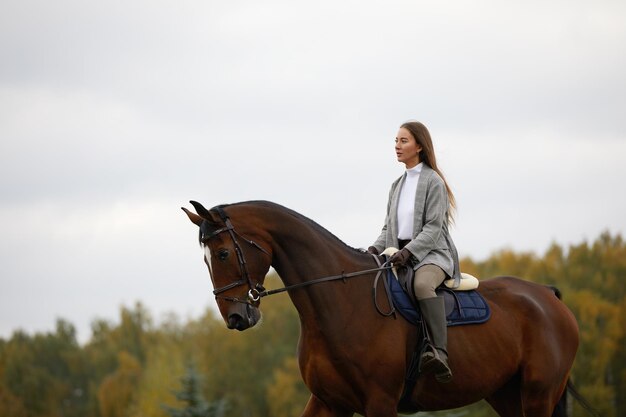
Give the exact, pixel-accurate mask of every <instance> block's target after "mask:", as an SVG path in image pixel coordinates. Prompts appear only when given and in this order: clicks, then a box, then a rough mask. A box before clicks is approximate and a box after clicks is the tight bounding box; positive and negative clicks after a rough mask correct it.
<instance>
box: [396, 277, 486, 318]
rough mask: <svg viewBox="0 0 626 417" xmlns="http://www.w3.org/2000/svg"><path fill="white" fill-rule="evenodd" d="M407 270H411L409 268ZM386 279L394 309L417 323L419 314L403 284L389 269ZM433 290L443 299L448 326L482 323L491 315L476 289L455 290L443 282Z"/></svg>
mask: <svg viewBox="0 0 626 417" xmlns="http://www.w3.org/2000/svg"><path fill="white" fill-rule="evenodd" d="M409 272H410V273H412V272H413V271H412V270H410V269H409ZM386 280H387V285H388V288H389V293H390V294H391V300H392V302H393V305H394V307H395V309H396V311H398V312H399V313H400V315H401V316H402V317H404V318H405V319H406V320H407V321H409V322H410V323H412V324H414V325H419V324H420V323H421V321H422V319H421V314H420V312H419V310H418V309H416V307H415V305H416V304H415V302H414V301H412V300H411V296H409V294H408V293H407V291H406V290H405V288H404V286H403V285H401V284H400V282H399V281H398V279H396V277H395V275H394V274H393V273H392V272H391V271H388V272H387V276H386ZM435 292H436V293H437V295H438V296H441V297H443V299H444V301H445V305H446V320H447V323H448V327H450V326H460V325H463V324H479V323H484V322H486V321H487V320H489V317H490V316H491V310H490V309H489V305H488V304H487V302H486V301H485V299H484V298H483V296H482V295H480V293H479V292H478V291H476V290H465V291H456V290H452V289H450V288H448V287H447V286H445V284H443V285H441V286H440V287H439V288H437V290H436V291H435Z"/></svg>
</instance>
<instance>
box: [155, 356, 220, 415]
mask: <svg viewBox="0 0 626 417" xmlns="http://www.w3.org/2000/svg"><path fill="white" fill-rule="evenodd" d="M201 380H202V377H201V376H200V375H199V374H198V372H197V371H196V369H195V367H194V366H193V365H191V364H189V365H187V371H186V373H185V375H184V376H183V377H182V378H181V379H180V382H181V385H182V390H180V391H177V392H176V393H175V394H176V399H177V400H178V401H180V402H183V403H185V404H186V406H185V407H184V408H182V409H177V408H174V407H169V406H165V407H164V408H165V410H166V411H167V413H168V414H169V415H170V416H171V417H223V416H224V413H225V410H226V405H225V404H226V403H225V402H224V401H223V400H220V401H216V402H214V403H208V402H207V401H206V400H205V399H204V396H203V395H202V392H201V389H200V385H201Z"/></svg>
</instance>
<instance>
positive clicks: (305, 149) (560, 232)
mask: <svg viewBox="0 0 626 417" xmlns="http://www.w3.org/2000/svg"><path fill="white" fill-rule="evenodd" d="M624 74H626V2H624V1H622V0H616V1H604V0H600V1H593V2H592V1H572V0H567V1H565V0H563V1H550V2H546V1H524V2H522V1H519V2H506V1H505V2H503V1H495V0H482V1H472V2H468V1H452V2H447V1H394V0H391V1H390V0H384V1H343V0H341V1H338V0H332V1H330V0H321V1H320V0H318V1H314V2H311V1H308V2H302V1H293V0H292V1H238V0H234V1H233V0H229V1H213V0H208V1H207V0H204V1H196V0H183V1H153V0H151V1H148V0H131V1H128V0H124V1H107V2H93V1H83V0H75V1H69V0H58V1H54V2H51V1H43V0H8V1H7V0H5V1H3V2H2V4H1V5H0V337H4V338H7V337H10V335H11V334H12V332H13V331H14V330H15V329H18V328H22V329H24V330H26V331H28V332H34V331H49V330H53V329H54V322H55V320H56V319H57V318H58V317H62V318H65V319H67V320H69V321H70V322H72V323H73V324H75V325H76V326H77V328H78V331H79V338H80V339H81V340H83V341H84V340H86V339H88V337H89V336H90V323H91V321H92V320H93V319H95V318H105V319H109V320H117V318H118V311H119V308H120V306H121V305H126V306H131V305H132V304H133V303H134V302H135V301H137V300H140V301H142V302H143V303H144V304H145V305H146V306H147V307H148V309H150V311H151V312H152V313H153V314H154V315H155V318H156V319H157V320H158V319H159V317H161V315H162V314H164V313H166V312H169V311H173V312H176V313H177V314H179V315H180V316H181V317H183V318H186V317H196V316H198V315H199V314H200V313H201V312H202V311H203V310H204V309H205V308H206V307H207V306H209V305H213V301H212V295H211V293H210V291H211V290H212V288H211V285H210V281H209V278H208V276H207V272H206V269H205V266H204V264H203V262H202V252H201V250H200V249H199V247H198V245H197V241H196V239H197V232H196V229H195V226H193V225H192V224H191V223H190V222H189V221H188V219H187V218H186V216H184V214H183V213H182V211H180V207H181V206H183V205H186V206H188V207H189V204H188V203H187V202H188V201H189V200H191V199H193V200H198V201H200V202H202V203H204V204H205V205H206V206H207V207H211V206H214V205H217V204H221V203H232V202H238V201H244V200H251V199H264V200H271V201H275V202H277V203H280V204H283V205H285V206H288V207H290V208H292V209H294V210H296V211H298V212H300V213H302V214H304V215H306V216H308V217H310V218H312V219H313V220H315V221H317V222H318V223H320V224H321V225H322V226H325V227H326V228H328V229H329V230H330V231H332V232H333V233H334V234H336V235H337V236H338V237H340V238H341V239H342V240H344V241H345V242H346V243H347V244H349V245H351V246H355V247H367V246H368V245H370V244H371V243H372V242H373V240H374V239H375V238H376V237H377V236H378V233H379V232H380V228H381V226H382V223H383V220H384V215H385V208H386V203H387V201H386V200H387V195H388V191H389V186H390V184H391V182H392V181H393V180H394V179H395V178H397V177H398V176H399V175H401V174H402V172H403V166H402V165H400V164H398V163H397V162H396V159H395V154H394V149H393V145H394V143H393V140H394V138H395V135H396V132H397V129H398V126H399V125H400V124H401V123H402V122H404V121H406V120H409V119H418V120H420V121H422V122H424V123H425V124H426V125H427V126H428V127H429V129H430V131H431V134H432V136H433V140H434V143H435V149H436V152H437V156H438V160H439V164H440V166H441V168H442V169H443V171H444V173H445V174H446V176H447V178H448V181H449V182H450V184H451V186H452V187H453V190H454V191H455V194H456V197H457V201H458V206H459V212H458V219H457V225H456V227H455V228H454V229H453V238H454V239H455V241H456V244H457V247H458V249H459V252H460V254H461V256H471V257H472V258H474V259H475V260H481V259H484V258H486V257H487V256H489V255H490V254H492V253H493V252H494V251H497V250H500V249H503V248H512V249H514V250H518V251H533V252H535V253H537V254H539V255H541V254H542V253H543V252H544V251H545V249H546V248H547V247H548V246H549V245H550V243H551V242H557V243H559V244H561V245H563V246H564V247H567V246H568V245H571V244H579V243H581V242H583V241H585V240H587V241H593V240H594V239H595V238H596V237H597V236H598V235H599V234H600V233H601V232H602V231H604V230H609V231H610V232H611V233H613V234H617V233H621V234H622V235H623V234H624V232H625V231H626V215H625V213H626V193H625V192H624V181H625V180H626V161H625V160H626V76H625V75H624Z"/></svg>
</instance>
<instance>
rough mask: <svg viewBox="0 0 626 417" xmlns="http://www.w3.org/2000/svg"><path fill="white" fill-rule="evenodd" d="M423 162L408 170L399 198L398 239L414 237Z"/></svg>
mask: <svg viewBox="0 0 626 417" xmlns="http://www.w3.org/2000/svg"><path fill="white" fill-rule="evenodd" d="M423 164H424V163H423V162H420V163H419V164H417V165H416V166H414V167H413V168H411V169H407V170H406V177H405V178H404V184H402V190H400V198H399V199H398V239H401V240H411V239H413V237H414V236H413V218H414V213H415V193H416V192H417V182H418V181H419V179H420V173H421V172H422V166H423Z"/></svg>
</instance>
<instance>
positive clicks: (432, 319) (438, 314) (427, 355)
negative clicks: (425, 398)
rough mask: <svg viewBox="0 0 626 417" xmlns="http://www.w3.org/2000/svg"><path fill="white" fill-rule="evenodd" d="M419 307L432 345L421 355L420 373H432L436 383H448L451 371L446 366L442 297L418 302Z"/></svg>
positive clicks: (446, 328) (446, 336) (446, 334)
mask: <svg viewBox="0 0 626 417" xmlns="http://www.w3.org/2000/svg"><path fill="white" fill-rule="evenodd" d="M419 306H420V310H421V312H422V320H424V323H425V324H426V328H427V329H428V333H429V335H430V343H431V344H432V346H431V348H429V349H427V350H426V351H425V352H424V353H423V354H422V358H421V361H420V362H421V366H420V372H422V373H430V372H434V373H435V379H436V380H437V382H440V383H445V382H450V380H451V379H452V371H451V370H450V367H449V366H448V351H447V348H448V327H447V324H446V309H445V305H444V301H443V297H433V298H425V299H423V300H419Z"/></svg>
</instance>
